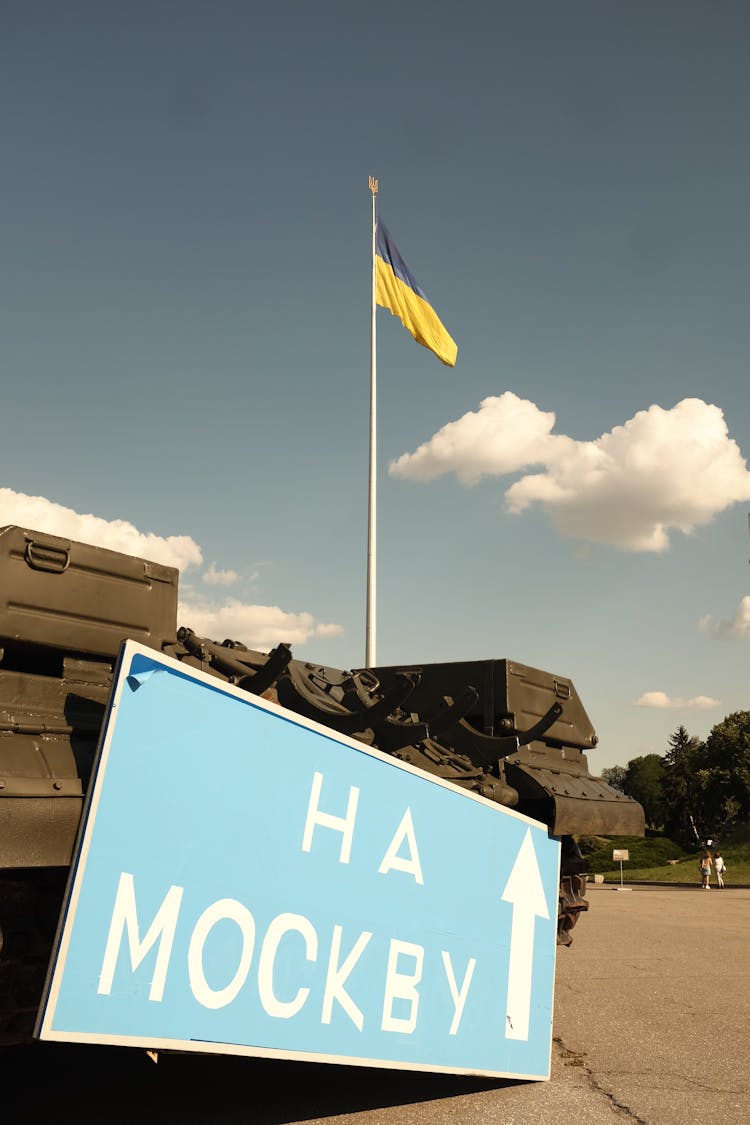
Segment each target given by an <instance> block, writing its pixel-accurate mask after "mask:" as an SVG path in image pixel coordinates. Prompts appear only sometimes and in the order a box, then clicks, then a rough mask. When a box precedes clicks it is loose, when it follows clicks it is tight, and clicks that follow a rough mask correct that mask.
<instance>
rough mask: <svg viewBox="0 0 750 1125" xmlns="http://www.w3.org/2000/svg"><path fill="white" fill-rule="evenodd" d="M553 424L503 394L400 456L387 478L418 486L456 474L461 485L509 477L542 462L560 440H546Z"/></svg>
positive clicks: (530, 406) (550, 418) (523, 401)
mask: <svg viewBox="0 0 750 1125" xmlns="http://www.w3.org/2000/svg"><path fill="white" fill-rule="evenodd" d="M554 424H555V415H554V414H552V413H549V414H544V413H543V412H542V411H541V410H540V409H539V407H538V406H535V405H534V403H533V402H529V401H528V400H527V399H523V398H518V396H517V395H514V394H513V393H512V391H506V392H505V394H502V395H500V396H499V398H498V397H494V398H486V399H484V401H483V402H482V403H481V405H480V407H479V410H478V411H469V413H468V414H464V416H463V417H462V418H459V419H458V420H457V421H455V422H449V423H448V425H447V426H443V428H442V430H439V431H438V432H437V433H436V434H435V435H434V437H432V438H430V440H429V441H427V442H425V443H424V444H423V445H420V447H419V449H417V450H415V452H414V453H404V454H403V455H402V456H401V457H399V458H398V460H396V461H393V462H392V463H391V465H390V472H391V473H392V474H393V476H397V477H410V478H411V479H412V480H421V481H424V480H434V479H435V478H436V477H439V476H443V475H444V474H445V473H455V474H456V476H457V477H458V479H459V480H460V482H461V484H476V483H477V482H478V481H479V480H480V479H481V478H482V477H483V476H502V475H504V474H505V473H514V472H517V471H518V469H521V468H523V466H524V465H538V464H543V463H545V462H546V459H547V458H546V456H545V454H546V453H547V452H548V451H551V448H552V447H553V446H554V444H555V442H557V441H559V440H560V439H559V438H556V437H552V436H550V435H551V431H552V427H553V426H554Z"/></svg>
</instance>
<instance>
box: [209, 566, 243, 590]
mask: <svg viewBox="0 0 750 1125" xmlns="http://www.w3.org/2000/svg"><path fill="white" fill-rule="evenodd" d="M201 577H202V579H203V581H204V582H206V583H207V584H208V585H209V586H234V584H235V582H239V579H240V576H239V574H238V573H237V571H236V570H217V569H216V564H215V563H211V565H210V566H209V568H208V570H206V571H204V573H203V574H202V575H201Z"/></svg>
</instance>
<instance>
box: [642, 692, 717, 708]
mask: <svg viewBox="0 0 750 1125" xmlns="http://www.w3.org/2000/svg"><path fill="white" fill-rule="evenodd" d="M720 705H721V700H720V699H712V698H711V696H710V695H694V696H693V698H692V699H680V697H679V696H675V697H674V698H673V697H671V696H669V695H667V693H666V692H665V691H644V693H643V695H642V696H640V698H638V699H636V700H635V701H634V706H635V707H656V708H659V709H662V710H664V709H667V708H668V709H670V710H680V711H705V710H707V709H708V708H710V707H719V706H720Z"/></svg>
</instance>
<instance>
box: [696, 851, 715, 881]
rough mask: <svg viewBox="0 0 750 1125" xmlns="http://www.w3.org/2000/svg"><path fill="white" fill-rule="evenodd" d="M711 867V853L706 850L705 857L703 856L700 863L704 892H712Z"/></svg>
mask: <svg viewBox="0 0 750 1125" xmlns="http://www.w3.org/2000/svg"><path fill="white" fill-rule="evenodd" d="M711 866H712V864H711V853H710V851H709V850H708V848H704V849H703V855H702V856H701V858H700V863H699V864H698V867H699V868H700V873H701V886H702V887H703V890H704V891H710V890H711V883H710V879H711Z"/></svg>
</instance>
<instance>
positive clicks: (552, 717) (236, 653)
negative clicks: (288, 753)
mask: <svg viewBox="0 0 750 1125" xmlns="http://www.w3.org/2000/svg"><path fill="white" fill-rule="evenodd" d="M177 592H178V572H177V571H176V570H175V569H173V568H170V567H165V566H162V565H160V564H158V563H154V562H149V561H147V560H145V559H139V558H135V557H133V556H130V555H125V554H121V553H119V552H116V551H111V550H105V549H103V548H99V547H93V546H89V545H87V544H83V543H77V542H73V541H71V540H65V539H62V538H59V537H56V536H51V535H47V534H44V533H41V532H36V531H31V530H28V529H26V528H20V527H16V526H9V527H3V528H0V1043H14V1042H19V1041H23V1040H24V1039H26V1038H28V1036H29V1035H30V1033H31V1029H32V1028H33V1023H34V1018H35V1015H36V1011H37V1008H38V1005H39V999H40V995H41V990H42V987H43V982H44V976H45V973H46V969H47V964H48V961H49V955H50V951H51V947H52V943H53V940H54V933H55V929H56V926H57V921H58V918H59V914H60V908H61V904H62V898H63V894H64V889H65V883H66V879H67V873H68V868H69V865H70V862H71V858H72V854H73V849H74V844H75V839H76V834H77V830H78V824H79V820H80V817H81V812H82V808H83V800H84V796H85V793H86V787H87V785H88V781H89V777H90V774H91V769H92V765H93V761H94V757H95V753H96V748H97V743H98V738H99V732H100V729H101V725H102V720H103V716H104V713H105V709H106V706H107V702H108V699H109V694H110V690H111V686H112V682H113V675H114V669H115V665H116V661H117V658H118V655H119V651H120V647H121V645H122V643H123V641H125V640H127V639H132V640H136V641H139V642H140V643H142V644H146V645H148V646H150V647H152V648H154V649H156V650H159V651H162V652H164V653H166V654H167V655H169V656H172V657H174V658H176V659H177V660H180V661H183V662H185V663H186V664H189V665H192V666H194V667H198V668H201V669H202V670H203V671H205V672H208V673H210V674H212V675H214V676H216V677H218V678H219V679H222V680H224V681H226V682H230V683H233V684H235V685H236V686H238V687H240V688H242V689H244V690H246V691H248V692H250V693H252V694H255V695H260V696H263V697H264V698H266V699H270V700H272V701H274V702H276V703H278V704H279V705H281V706H283V707H285V708H288V709H290V710H291V711H294V712H296V713H297V714H299V715H302V716H305V717H307V718H312V719H315V720H316V721H317V722H319V723H322V724H324V725H325V726H327V727H329V728H330V729H332V730H335V731H337V732H339V733H343V734H346V735H348V736H350V737H352V738H354V739H357V740H360V741H362V742H364V743H366V744H367V745H370V746H374V747H377V748H378V749H379V750H381V751H384V752H386V753H388V754H391V755H393V756H394V757H395V758H398V759H400V760H402V761H405V762H409V763H411V765H413V766H416V767H419V768H421V769H423V770H426V771H427V772H429V773H431V774H434V775H437V776H438V777H441V778H443V779H446V780H448V781H450V782H452V783H453V784H455V785H458V786H461V787H462V788H464V789H469V790H473V791H474V792H476V793H479V794H481V795H482V796H483V797H485V798H488V799H489V800H491V801H495V802H497V803H498V804H501V805H505V806H507V807H509V808H514V809H517V810H518V811H520V812H522V813H524V814H526V815H528V816H531V817H533V818H534V819H535V820H537V821H540V822H541V823H543V824H545V825H546V826H547V829H548V831H549V833H550V834H551V835H554V836H555V837H558V838H559V839H560V840H561V844H562V863H561V881H560V892H559V912H558V941H559V942H560V943H561V944H569V943H570V941H571V934H570V931H571V930H572V928H573V926H574V925H575V923H576V921H577V919H578V917H579V915H580V914H581V913H582V912H583V911H585V910H586V909H587V908H588V903H587V901H586V898H585V889H586V874H585V863H584V861H583V860H582V858H581V855H580V852H579V851H578V848H577V845H576V843H575V839H574V837H575V836H576V835H577V834H578V833H582V832H586V833H598V834H602V835H642V834H643V831H644V819H643V811H642V809H641V807H640V805H638V804H637V803H636V802H635V801H633V800H632V799H631V798H628V797H625V796H623V795H622V794H620V793H618V792H616V791H615V790H614V789H612V788H611V787H610V786H608V785H607V784H606V783H605V782H603V781H602V780H600V779H598V778H595V777H592V776H591V774H590V773H589V769H588V764H587V758H586V752H587V751H589V750H593V749H594V747H595V746H596V743H597V738H596V734H595V732H594V730H593V727H592V725H591V723H590V721H589V718H588V716H587V715H586V712H585V710H584V708H583V705H582V703H581V701H580V699H579V697H578V694H577V692H576V690H575V687H574V686H573V683H572V682H571V680H570V679H568V678H566V677H564V676H556V675H552V674H551V673H548V672H543V671H540V670H538V669H535V668H530V667H528V666H526V665H523V664H519V663H516V662H514V661H511V660H507V659H498V660H481V661H468V662H461V663H454V664H450V663H438V664H410V665H404V666H388V667H377V668H360V669H353V670H341V669H336V668H329V667H326V666H324V665H318V664H314V663H309V662H303V661H298V660H295V659H293V658H292V652H291V649H290V647H289V646H288V645H287V644H284V643H280V644H278V645H277V646H276V648H274V649H273V650H272V651H271V652H259V651H254V650H252V649H248V648H247V647H245V646H244V645H243V644H240V643H239V642H237V641H233V640H224V641H222V642H217V641H214V640H211V639H210V638H206V637H200V636H197V635H196V634H195V633H194V632H193V631H192V630H191V629H190V628H189V627H187V625H185V626H182V627H180V628H179V629H178V628H177ZM281 768H283V764H282V765H281ZM467 862H470V857H467Z"/></svg>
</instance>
